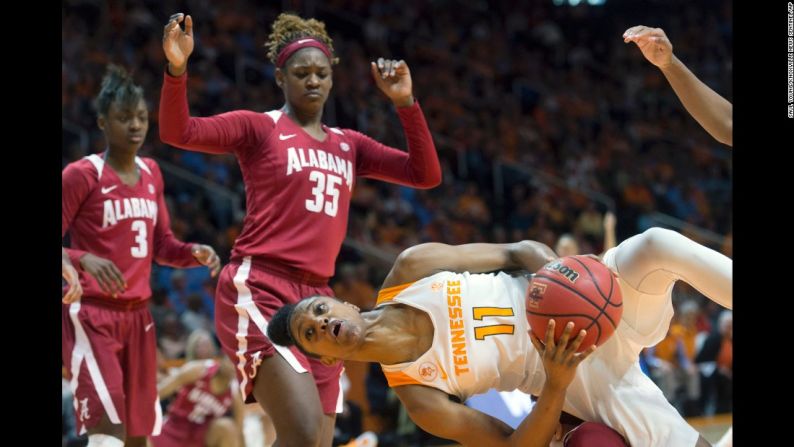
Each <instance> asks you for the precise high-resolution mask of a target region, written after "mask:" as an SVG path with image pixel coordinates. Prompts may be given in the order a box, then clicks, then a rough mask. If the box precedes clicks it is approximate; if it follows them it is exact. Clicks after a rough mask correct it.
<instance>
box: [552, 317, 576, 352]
mask: <svg viewBox="0 0 794 447" xmlns="http://www.w3.org/2000/svg"><path fill="white" fill-rule="evenodd" d="M571 331H573V321H569V322H567V323H566V324H565V328H564V329H563V330H562V336H561V337H560V341H559V342H557V347H558V348H557V351H556V352H555V353H554V354H555V355H554V357H555V359H556V360H560V361H561V360H562V359H563V356H564V355H565V351H566V350H567V347H568V339H569V338H570V336H571Z"/></svg>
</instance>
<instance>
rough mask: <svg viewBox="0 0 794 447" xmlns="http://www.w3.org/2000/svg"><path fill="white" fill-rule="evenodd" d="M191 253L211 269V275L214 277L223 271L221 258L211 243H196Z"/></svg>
mask: <svg viewBox="0 0 794 447" xmlns="http://www.w3.org/2000/svg"><path fill="white" fill-rule="evenodd" d="M191 253H193V257H194V258H196V260H197V261H198V262H200V263H201V264H202V265H206V266H207V268H209V269H210V275H211V276H212V277H213V278H214V277H215V275H217V274H218V272H220V271H221V258H219V257H218V254H217V253H215V249H214V248H212V247H210V246H209V245H201V244H194V245H193V248H192V250H191Z"/></svg>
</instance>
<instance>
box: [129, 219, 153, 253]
mask: <svg viewBox="0 0 794 447" xmlns="http://www.w3.org/2000/svg"><path fill="white" fill-rule="evenodd" d="M132 231H137V232H138V234H137V235H136V236H135V242H137V243H138V246H137V247H132V248H130V253H131V254H132V257H133V258H145V257H146V255H148V254H149V243H148V242H146V222H144V221H142V220H134V221H132Z"/></svg>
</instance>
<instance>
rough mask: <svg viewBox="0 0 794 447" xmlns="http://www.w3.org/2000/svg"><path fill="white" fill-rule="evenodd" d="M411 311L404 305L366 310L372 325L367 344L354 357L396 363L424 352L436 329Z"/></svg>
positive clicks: (365, 317)
mask: <svg viewBox="0 0 794 447" xmlns="http://www.w3.org/2000/svg"><path fill="white" fill-rule="evenodd" d="M411 311H412V309H406V308H404V306H385V307H382V308H379V309H375V310H372V311H370V312H364V313H362V317H364V321H366V322H367V323H368V326H367V330H366V334H365V337H364V343H363V344H362V346H361V348H360V349H359V350H358V351H357V352H356V353H355V355H354V358H352V359H351V360H356V361H365V362H378V363H381V364H384V365H394V364H398V363H404V362H411V361H414V360H416V359H417V358H419V357H420V356H421V355H422V354H424V353H425V351H427V350H428V349H430V346H431V345H432V341H433V333H432V329H431V330H430V331H429V332H430V333H429V334H428V333H427V332H428V331H427V328H426V327H425V326H426V324H425V323H427V322H425V321H417V319H416V318H413V315H410V316H409V315H407V314H409V313H412V312H411ZM425 316H426V315H425ZM427 320H428V321H429V317H427ZM430 326H431V327H432V322H430Z"/></svg>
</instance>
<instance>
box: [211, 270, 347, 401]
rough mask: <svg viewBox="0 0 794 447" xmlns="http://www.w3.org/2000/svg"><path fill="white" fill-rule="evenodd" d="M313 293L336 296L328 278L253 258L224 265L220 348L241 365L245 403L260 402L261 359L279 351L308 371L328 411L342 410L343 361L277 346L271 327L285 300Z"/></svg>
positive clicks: (218, 308)
mask: <svg viewBox="0 0 794 447" xmlns="http://www.w3.org/2000/svg"><path fill="white" fill-rule="evenodd" d="M312 295H325V296H334V294H333V290H331V288H330V287H328V284H327V282H326V281H319V280H314V279H311V278H309V277H308V276H307V275H300V274H299V273H296V272H293V271H289V270H287V269H285V268H281V267H276V266H275V265H271V266H265V265H259V264H258V263H252V262H251V258H250V257H245V258H243V260H242V261H241V262H235V261H232V262H231V263H229V264H228V265H226V267H224V268H223V271H222V272H221V274H220V276H219V278H218V287H217V290H216V292H215V330H216V332H217V335H218V339H219V340H220V342H221V347H222V348H223V351H224V352H225V353H226V355H227V356H229V358H230V359H231V360H232V362H233V363H234V364H235V365H236V366H237V368H236V370H237V379H238V381H239V382H240V391H241V392H242V393H243V400H244V401H245V402H246V403H251V402H255V401H256V399H255V398H254V396H253V392H252V390H253V382H254V379H255V377H256V374H257V369H258V367H259V364H260V363H261V362H262V359H264V358H266V357H270V356H272V355H280V356H281V357H283V358H284V360H286V361H287V363H289V365H290V366H291V367H292V368H293V369H294V370H295V372H297V373H305V372H309V373H311V374H312V377H313V378H314V382H315V383H316V384H317V391H318V392H319V394H320V401H321V402H322V406H323V413H325V414H331V413H338V412H341V411H342V393H341V392H340V386H339V379H340V376H341V374H342V363H341V362H339V363H337V364H335V365H333V366H325V365H323V364H322V363H320V360H319V359H314V358H311V357H307V356H306V355H304V354H303V353H302V352H300V351H299V350H298V348H296V347H295V346H290V347H284V346H278V345H274V344H273V343H272V342H271V341H270V339H268V337H267V325H268V322H269V321H270V319H271V318H272V317H273V315H274V314H275V313H276V311H277V310H279V309H280V308H281V307H282V306H283V305H285V304H291V303H295V302H298V301H300V300H301V299H302V298H305V297H308V296H312Z"/></svg>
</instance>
